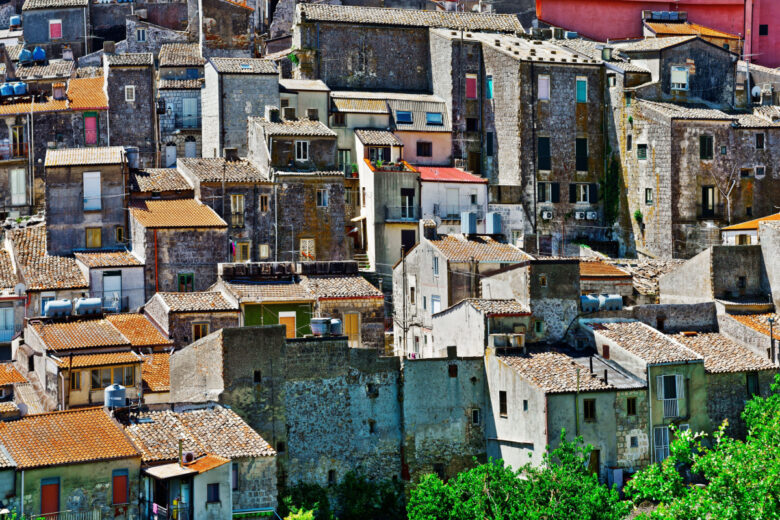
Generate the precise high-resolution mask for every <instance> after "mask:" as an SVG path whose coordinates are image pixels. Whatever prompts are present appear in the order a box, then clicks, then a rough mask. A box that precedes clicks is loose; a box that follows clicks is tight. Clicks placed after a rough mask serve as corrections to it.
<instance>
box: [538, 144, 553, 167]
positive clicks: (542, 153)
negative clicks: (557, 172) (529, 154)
mask: <svg viewBox="0 0 780 520" xmlns="http://www.w3.org/2000/svg"><path fill="white" fill-rule="evenodd" d="M551 165H552V159H551V158H550V138H549V137H537V138H536V168H537V169H538V170H540V171H550V169H551Z"/></svg>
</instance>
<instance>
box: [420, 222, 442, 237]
mask: <svg viewBox="0 0 780 520" xmlns="http://www.w3.org/2000/svg"><path fill="white" fill-rule="evenodd" d="M420 227H421V228H422V230H421V233H420V235H422V236H423V237H425V238H426V239H428V240H436V238H437V237H438V235H437V232H436V221H435V220H432V219H422V220H420Z"/></svg>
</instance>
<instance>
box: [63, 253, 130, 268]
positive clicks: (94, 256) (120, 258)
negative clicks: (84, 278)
mask: <svg viewBox="0 0 780 520" xmlns="http://www.w3.org/2000/svg"><path fill="white" fill-rule="evenodd" d="M73 256H75V257H76V260H78V261H79V262H81V263H82V264H84V265H86V266H87V267H90V268H92V267H133V266H142V265H144V264H143V262H141V261H140V260H139V259H138V258H136V257H135V256H134V255H133V254H132V253H130V252H129V251H91V252H90V251H87V252H78V253H73Z"/></svg>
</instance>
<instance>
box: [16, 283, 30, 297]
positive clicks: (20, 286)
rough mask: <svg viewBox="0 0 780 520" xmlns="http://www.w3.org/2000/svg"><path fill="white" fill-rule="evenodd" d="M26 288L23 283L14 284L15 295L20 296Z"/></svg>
mask: <svg viewBox="0 0 780 520" xmlns="http://www.w3.org/2000/svg"><path fill="white" fill-rule="evenodd" d="M26 290H27V287H26V286H25V285H24V284H23V283H18V284H16V286H14V294H15V295H16V296H21V295H23V294H24V291H26Z"/></svg>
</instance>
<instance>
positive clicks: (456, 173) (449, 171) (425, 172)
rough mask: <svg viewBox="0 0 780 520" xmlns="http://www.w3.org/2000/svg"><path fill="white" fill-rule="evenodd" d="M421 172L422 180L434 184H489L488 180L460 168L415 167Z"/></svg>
mask: <svg viewBox="0 0 780 520" xmlns="http://www.w3.org/2000/svg"><path fill="white" fill-rule="evenodd" d="M415 168H416V169H417V170H418V171H419V172H420V180H422V181H433V182H480V183H487V181H488V180H487V179H485V178H483V177H477V176H476V175H472V174H470V173H469V172H464V171H463V170H460V169H458V168H446V167H444V168H442V167H438V166H415Z"/></svg>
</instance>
